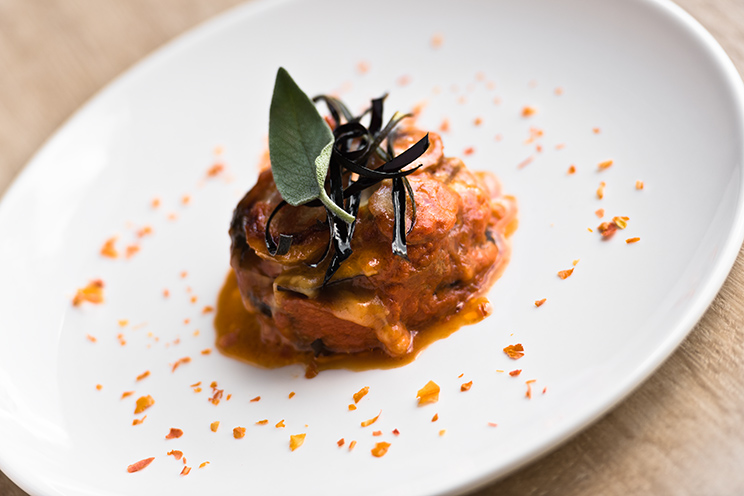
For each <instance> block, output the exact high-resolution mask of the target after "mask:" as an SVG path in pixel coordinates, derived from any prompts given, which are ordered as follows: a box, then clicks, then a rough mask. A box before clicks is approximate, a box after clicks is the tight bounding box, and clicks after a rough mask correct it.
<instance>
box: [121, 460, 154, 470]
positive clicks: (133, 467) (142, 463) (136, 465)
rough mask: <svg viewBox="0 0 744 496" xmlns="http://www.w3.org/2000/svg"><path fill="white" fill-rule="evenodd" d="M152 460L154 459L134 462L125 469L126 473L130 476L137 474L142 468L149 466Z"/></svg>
mask: <svg viewBox="0 0 744 496" xmlns="http://www.w3.org/2000/svg"><path fill="white" fill-rule="evenodd" d="M154 459H155V457H151V458H145V459H144V460H140V461H138V462H135V463H133V464H131V465H129V466H128V467H127V472H129V473H130V474H133V473H135V472H139V471H140V470H142V469H143V468H145V467H147V466H148V465H149V464H151V463H152V461H153V460H154Z"/></svg>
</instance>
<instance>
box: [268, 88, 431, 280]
mask: <svg viewBox="0 0 744 496" xmlns="http://www.w3.org/2000/svg"><path fill="white" fill-rule="evenodd" d="M386 96H387V95H383V96H382V97H380V98H376V99H374V100H372V104H371V106H370V107H369V108H368V109H367V110H365V111H364V112H362V113H361V114H360V115H358V116H353V115H352V113H351V112H350V111H349V109H348V108H347V107H346V105H344V104H343V102H341V101H340V100H338V99H337V98H334V97H331V96H327V95H319V96H316V97H315V98H313V99H312V100H313V102H315V103H318V102H323V103H325V104H326V106H327V107H328V112H329V113H330V115H331V119H332V120H333V123H334V130H333V139H334V143H333V152H332V154H331V161H330V165H329V167H328V175H327V177H326V189H327V192H328V196H329V197H330V198H331V200H332V201H333V203H335V204H336V205H338V206H339V207H340V208H342V209H343V210H344V211H346V212H347V213H349V214H350V215H352V216H353V217H354V219H355V220H354V222H346V221H345V220H343V219H342V218H340V217H339V216H337V215H335V214H334V213H333V212H332V211H331V210H330V209H329V208H327V207H326V212H327V214H328V226H329V230H330V239H329V245H328V247H327V248H326V250H325V252H324V253H323V255H322V257H321V259H320V260H318V261H316V262H314V263H308V265H309V266H310V267H318V266H319V265H320V264H322V263H323V262H324V261H325V259H326V258H328V256H329V254H330V261H329V262H328V267H327V269H326V273H325V277H324V280H323V284H324V285H325V284H326V283H328V281H330V279H331V278H332V277H333V275H334V274H335V273H336V271H337V270H338V269H339V267H340V266H341V264H342V263H343V262H344V260H346V259H347V258H349V257H350V256H351V253H352V249H351V239H352V236H353V235H354V227H355V225H356V216H357V214H358V212H359V204H360V202H361V193H362V191H364V190H365V189H367V188H370V187H372V186H375V185H377V184H379V183H380V181H382V180H384V179H392V182H393V188H392V202H393V210H394V214H395V218H394V227H393V242H392V251H393V253H394V254H396V255H398V256H400V257H403V258H406V259H407V258H408V250H407V246H406V234H408V233H410V231H411V229H413V225H414V223H415V222H416V202H415V200H414V197H413V188H411V185H410V183H409V181H408V179H407V178H406V176H408V175H409V174H411V173H413V172H414V171H416V170H417V169H418V168H419V167H421V165H418V166H417V167H414V168H411V169H408V170H405V171H404V170H402V169H403V168H404V167H406V166H408V165H410V164H411V163H412V162H414V161H415V160H416V159H418V158H419V157H420V156H421V155H423V154H424V153H425V152H426V150H427V149H428V148H429V135H428V134H427V135H426V136H424V137H423V138H421V139H420V140H419V141H418V142H417V143H415V144H414V145H413V146H411V147H410V148H409V149H407V150H406V151H404V152H403V153H401V154H400V155H397V156H395V153H394V151H393V147H392V136H391V132H392V131H393V130H394V128H395V127H396V126H397V125H398V124H399V123H400V121H401V120H403V119H404V118H405V117H410V116H409V115H408V114H401V113H398V112H396V113H395V115H393V117H392V118H391V119H390V121H389V122H388V123H387V125H386V126H385V127H382V122H383V120H382V112H383V103H384V100H385V97H386ZM367 114H370V118H369V125H368V126H367V127H365V126H364V125H363V124H362V123H361V120H362V118H363V117H365V116H366V115H367ZM386 138H389V139H388V141H387V144H388V146H387V149H383V147H382V146H381V145H382V142H383V141H385V139H386ZM374 156H376V157H378V158H380V159H382V160H383V161H384V163H383V164H382V165H381V166H379V167H377V168H375V169H371V168H369V163H370V162H371V160H372V157H374ZM352 173H353V174H356V175H357V176H358V178H357V179H356V180H355V181H353V180H351V174H352ZM406 197H408V198H409V199H410V204H411V214H412V216H411V225H410V227H409V228H408V230H406V225H405V224H406ZM286 204H287V203H286V202H285V201H282V202H281V203H279V204H278V205H277V206H276V208H275V209H274V211H273V212H272V213H271V215H270V216H269V219H268V221H267V222H266V231H265V235H266V248H267V249H268V251H269V254H271V255H272V256H276V255H284V254H286V253H287V252H288V251H289V248H290V246H291V244H292V236H291V235H286V234H280V235H279V242H278V244H277V243H276V242H275V241H274V239H273V238H272V236H271V233H270V229H269V228H270V226H271V221H272V220H273V218H274V216H275V215H276V213H277V212H278V211H279V210H280V209H281V208H282V207H284V206H285V205H286ZM302 206H303V207H325V205H323V203H322V202H321V201H320V200H314V201H311V202H308V203H305V204H304V205H302Z"/></svg>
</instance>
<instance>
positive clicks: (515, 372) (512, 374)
mask: <svg viewBox="0 0 744 496" xmlns="http://www.w3.org/2000/svg"><path fill="white" fill-rule="evenodd" d="M521 373H522V369H514V370H512V371H511V372H509V375H510V376H512V377H517V376H518V375H519V374H521Z"/></svg>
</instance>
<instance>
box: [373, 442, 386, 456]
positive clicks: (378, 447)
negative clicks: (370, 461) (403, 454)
mask: <svg viewBox="0 0 744 496" xmlns="http://www.w3.org/2000/svg"><path fill="white" fill-rule="evenodd" d="M389 448H390V443H386V442H385V441H380V442H379V443H377V444H375V447H374V448H372V456H376V457H377V458H380V457H381V456H385V453H387V452H388V449H389Z"/></svg>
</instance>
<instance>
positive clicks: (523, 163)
mask: <svg viewBox="0 0 744 496" xmlns="http://www.w3.org/2000/svg"><path fill="white" fill-rule="evenodd" d="M534 159H535V157H533V156H531V155H530V156H529V157H527V158H526V159H524V160H522V161H521V162H519V163H518V164H517V169H524V168H525V167H527V166H528V165H530V163H531V162H532V161H533V160H534Z"/></svg>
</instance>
